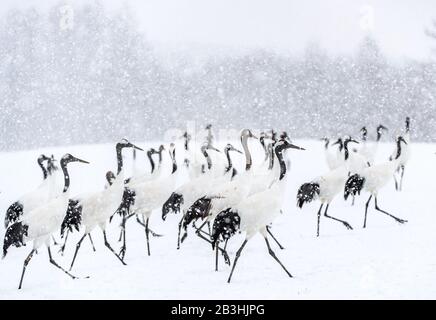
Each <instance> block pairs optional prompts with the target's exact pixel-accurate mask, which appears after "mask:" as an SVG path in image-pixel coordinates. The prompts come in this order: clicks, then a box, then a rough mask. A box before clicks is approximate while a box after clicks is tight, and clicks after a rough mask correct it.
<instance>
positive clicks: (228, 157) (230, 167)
mask: <svg viewBox="0 0 436 320" xmlns="http://www.w3.org/2000/svg"><path fill="white" fill-rule="evenodd" d="M224 153H225V155H226V157H227V166H226V168H225V169H224V172H225V173H227V172H229V171H230V170H231V169H232V167H233V164H232V159H231V158H230V150H229V149H228V148H224Z"/></svg>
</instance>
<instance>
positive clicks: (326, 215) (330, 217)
mask: <svg viewBox="0 0 436 320" xmlns="http://www.w3.org/2000/svg"><path fill="white" fill-rule="evenodd" d="M329 206H330V204H327V206H326V207H325V211H324V217H326V218H329V219H332V220H335V221H338V222H340V223H342V224H343V225H344V226H345V227H346V228H347V229H348V230H353V227H352V226H350V224H349V223H348V222H346V221H344V220H341V219H338V218H335V217H332V216H329V215H328V214H327V211H328V209H329Z"/></svg>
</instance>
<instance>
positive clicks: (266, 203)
mask: <svg viewBox="0 0 436 320" xmlns="http://www.w3.org/2000/svg"><path fill="white" fill-rule="evenodd" d="M289 148H293V149H297V150H304V149H303V148H300V147H297V146H295V145H293V144H291V143H290V142H288V141H287V140H279V141H278V142H276V144H275V145H274V152H275V154H276V156H277V159H278V161H279V165H280V176H279V178H278V179H277V180H276V181H275V182H274V183H273V185H272V186H270V187H269V188H267V189H266V190H264V191H261V192H258V193H255V194H253V195H251V196H248V197H246V198H245V199H243V200H242V201H241V202H239V203H238V204H237V205H235V206H233V207H230V208H228V209H226V210H223V211H221V212H220V213H219V214H218V215H217V217H216V218H215V221H214V223H213V230H212V243H213V246H215V245H218V241H220V239H221V240H227V239H229V238H230V237H231V236H233V235H234V234H235V233H236V232H237V231H238V230H241V231H245V232H246V236H245V240H244V242H243V243H242V245H241V247H240V248H239V250H238V251H237V253H236V257H235V260H234V262H233V266H232V270H231V272H230V275H229V278H228V280H227V282H229V283H230V281H231V279H232V275H233V272H234V271H235V267H236V264H237V262H238V260H239V257H240V255H241V252H242V250H243V249H244V247H245V245H246V244H247V242H248V241H249V240H250V239H251V238H252V237H253V236H254V235H256V234H257V233H260V234H261V235H262V236H263V237H264V239H265V242H266V245H267V248H268V252H269V254H270V255H271V257H273V258H274V260H276V261H277V263H278V264H279V265H280V266H281V267H282V268H283V270H285V272H286V273H287V275H288V276H289V277H292V275H291V273H290V272H289V271H288V270H287V269H286V268H285V266H284V265H283V264H282V263H281V262H280V260H279V259H278V258H277V256H276V254H275V253H274V251H273V250H272V248H271V246H270V244H269V241H268V232H267V228H266V227H267V226H268V225H270V224H271V223H272V222H273V221H274V220H275V218H276V217H277V215H278V214H279V213H280V211H281V207H282V202H283V198H284V192H285V188H286V179H285V177H286V162H285V160H284V159H283V152H284V151H285V150H286V149H289Z"/></svg>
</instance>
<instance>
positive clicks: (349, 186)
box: [344, 136, 407, 228]
mask: <svg viewBox="0 0 436 320" xmlns="http://www.w3.org/2000/svg"><path fill="white" fill-rule="evenodd" d="M402 143H404V144H405V145H407V142H406V140H404V138H403V137H402V136H399V137H398V138H397V141H396V145H397V152H396V156H395V158H394V159H392V160H390V161H388V162H385V163H381V164H377V165H374V166H371V167H368V168H366V169H365V170H363V171H361V172H360V173H358V174H354V175H352V176H350V177H349V178H348V180H347V182H346V183H345V189H344V198H345V200H346V199H347V198H348V197H349V196H350V195H353V196H354V195H360V193H361V191H362V190H363V189H365V190H366V191H368V192H369V193H370V196H369V199H368V201H367V202H366V205H365V219H364V222H363V227H364V228H366V217H367V214H368V206H369V204H370V202H371V199H372V198H373V197H374V201H375V209H376V210H377V211H379V212H382V213H384V214H385V215H387V216H389V217H391V218H393V219H394V220H395V221H397V222H399V223H401V224H402V223H405V222H407V220H403V219H400V218H397V217H395V216H394V215H392V214H390V213H388V212H387V211H384V210H382V209H380V208H379V207H378V203H377V199H378V193H379V191H380V189H381V188H383V187H384V186H385V185H386V184H387V183H388V182H389V181H390V180H391V179H392V177H393V175H394V172H395V170H396V169H397V168H398V165H399V162H400V159H401V153H402V146H401V144H402Z"/></svg>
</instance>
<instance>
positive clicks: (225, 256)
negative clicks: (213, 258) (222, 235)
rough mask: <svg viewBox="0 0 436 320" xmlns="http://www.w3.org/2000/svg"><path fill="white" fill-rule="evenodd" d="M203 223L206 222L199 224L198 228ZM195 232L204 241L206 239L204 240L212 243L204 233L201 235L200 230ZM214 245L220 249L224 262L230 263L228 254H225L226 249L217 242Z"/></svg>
mask: <svg viewBox="0 0 436 320" xmlns="http://www.w3.org/2000/svg"><path fill="white" fill-rule="evenodd" d="M205 224H206V223H203V224H202V225H201V227H200V228H202V227H203V226H204V225H205ZM200 228H199V229H200ZM195 233H196V234H197V236H199V237H200V238H201V239H203V240H204V241H206V242H208V243H210V244H211V245H212V240H210V239H208V238H206V237H205V236H204V235H202V234H201V232H199V231H198V229H197V231H196V232H195ZM216 246H217V247H218V250H219V251H221V254H222V255H223V257H224V260H225V262H226V263H227V264H228V265H230V257H229V255H228V254H227V251H225V250H224V249H222V248H221V247H220V246H219V245H218V244H217V245H216Z"/></svg>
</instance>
